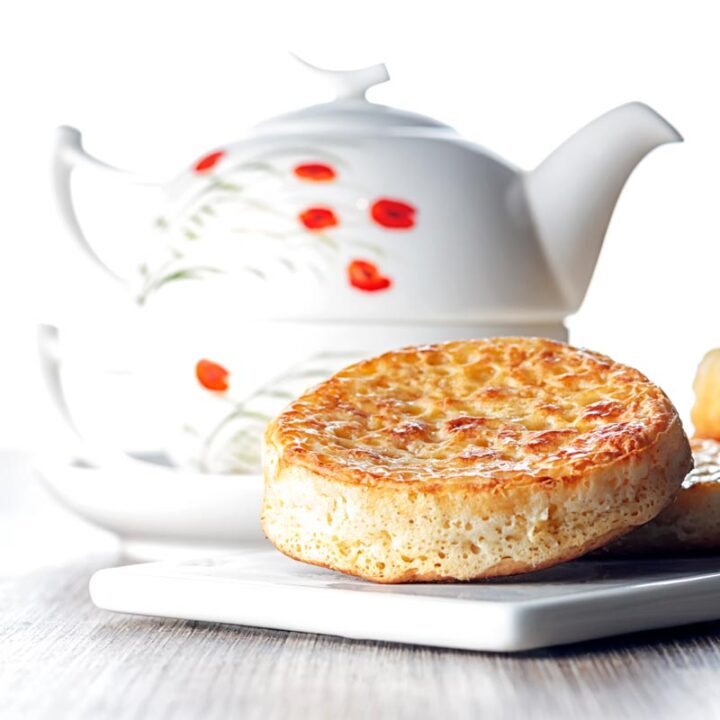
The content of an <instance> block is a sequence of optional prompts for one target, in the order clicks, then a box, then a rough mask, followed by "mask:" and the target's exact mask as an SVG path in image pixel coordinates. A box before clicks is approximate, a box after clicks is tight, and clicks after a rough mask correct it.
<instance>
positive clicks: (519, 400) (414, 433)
mask: <svg viewBox="0 0 720 720" xmlns="http://www.w3.org/2000/svg"><path fill="white" fill-rule="evenodd" d="M263 453H264V473H265V497H264V502H263V511H262V522H263V527H264V530H265V533H266V535H267V536H268V538H270V540H271V541H272V542H273V543H274V544H275V546H276V547H277V548H278V549H279V550H281V551H282V552H284V553H285V554H287V555H289V556H290V557H293V558H296V559H298V560H304V561H305V562H309V563H313V564H316V565H321V566H324V567H328V568H333V569H335V570H339V571H341V572H345V573H350V574H353V575H357V576H360V577H363V578H367V579H369V580H374V581H378V582H416V581H442V580H444V581H449V580H471V579H476V578H488V577H494V576H499V575H510V574H513V573H520V572H527V571H530V570H536V569H539V568H542V567H547V566H549V565H553V564H556V563H559V562H562V561H564V560H568V559H570V558H574V557H577V556H578V555H582V554H583V553H586V552H588V551H590V550H593V549H595V548H597V547H599V546H601V545H603V544H604V543H606V542H608V541H610V540H611V539H614V538H615V537H618V536H620V535H621V534H623V533H625V532H627V531H628V530H630V529H631V528H633V527H635V526H637V525H641V524H643V523H645V522H647V521H648V520H650V519H651V518H653V517H654V516H655V515H657V514H658V513H659V512H660V511H661V510H662V508H663V507H665V506H666V505H667V504H668V502H669V501H670V500H671V499H672V497H673V495H674V494H675V492H676V491H677V489H678V488H679V487H680V484H681V482H682V480H683V478H684V477H685V475H686V474H687V472H688V471H689V470H690V468H691V467H692V458H691V453H690V448H689V445H688V441H687V438H686V437H685V433H684V432H683V429H682V426H681V423H680V420H679V418H678V415H677V412H676V411H675V408H674V407H673V405H672V403H671V402H670V401H669V400H668V398H667V397H666V396H665V395H664V393H663V392H662V391H661V390H660V389H659V388H658V387H656V386H655V385H653V384H652V383H651V382H650V381H649V380H648V379H647V378H645V376H643V375H642V374H641V373H639V372H638V371H637V370H633V369H632V368H629V367H626V366H623V365H620V364H618V363H615V362H613V361H612V360H610V359H609V358H607V357H605V356H603V355H599V354H597V353H593V352H589V351H586V350H578V349H575V348H572V347H570V346H568V345H565V344H563V343H558V342H553V341H550V340H543V339H537V338H492V339H485V340H474V341H458V342H450V343H444V344H439V345H429V346H422V347H411V348H405V349H402V350H398V351H395V352H390V353H386V354H384V355H381V356H379V357H377V358H373V359H370V360H365V361H363V362H360V363H357V364H355V365H352V366H350V367H348V368H346V369H345V370H342V371H341V372H339V373H337V374H336V375H334V376H333V377H332V378H330V379H329V380H327V381H326V382H324V383H322V384H320V385H318V386H317V387H315V388H313V389H311V390H309V391H308V392H306V393H305V394H304V395H303V396H301V397H300V398H299V399H298V400H296V401H295V402H293V403H291V405H290V406H289V407H288V408H287V409H286V410H285V411H284V412H283V413H282V414H281V415H280V416H279V417H277V418H276V419H275V420H274V421H273V422H272V423H271V424H270V425H269V427H268V429H267V432H266V435H265V444H264V450H263Z"/></svg>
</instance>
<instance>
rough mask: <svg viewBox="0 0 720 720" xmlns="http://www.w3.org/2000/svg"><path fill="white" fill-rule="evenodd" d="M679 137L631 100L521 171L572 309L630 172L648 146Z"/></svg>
mask: <svg viewBox="0 0 720 720" xmlns="http://www.w3.org/2000/svg"><path fill="white" fill-rule="evenodd" d="M679 141H682V137H681V136H680V134H679V133H678V132H677V130H675V128H673V127H672V125H670V124H669V123H668V122H667V121H666V120H665V119H664V118H663V117H661V116H660V115H659V114H658V113H656V112H655V111H654V110H653V109H652V108H650V107H648V106H647V105H645V104H643V103H639V102H633V103H628V104H627V105H621V106H620V107H618V108H615V109H614V110H611V111H610V112H608V113H606V114H605V115H602V116H601V117H599V118H597V119H596V120H594V121H593V122H591V123H590V124H589V125H586V126H585V127H584V128H583V129H582V130H580V131H578V132H577V133H575V135H573V136H572V137H571V138H569V139H568V140H567V141H566V142H565V143H563V144H562V145H561V146H560V147H559V148H557V150H555V151H554V152H553V153H552V154H551V155H550V156H549V157H548V158H547V159H546V160H544V161H543V162H542V163H541V164H540V165H539V166H538V167H537V168H536V169H535V170H533V171H532V172H530V173H528V175H526V177H525V188H526V193H527V199H528V204H529V208H530V214H531V217H532V220H533V222H534V225H535V229H536V231H537V233H538V236H539V241H540V244H541V247H542V249H543V251H544V253H545V255H546V257H547V259H548V262H549V264H550V267H551V268H552V270H553V273H554V275H555V278H556V280H557V283H558V285H559V287H560V289H561V290H562V293H563V296H564V298H565V300H566V302H567V306H568V310H569V311H570V312H574V311H575V310H577V309H578V308H579V307H580V304H581V303H582V300H583V298H584V297H585V292H586V290H587V287H588V285H589V284H590V279H591V277H592V273H593V270H594V269H595V263H596V261H597V257H598V255H599V253H600V248H601V247H602V242H603V238H604V237H605V232H606V230H607V227H608V224H609V222H610V217H611V215H612V212H613V210H614V208H615V204H616V202H617V199H618V196H619V195H620V192H621V190H622V188H623V185H624V184H625V181H626V180H627V178H628V176H629V175H630V173H631V172H632V171H633V169H634V168H635V166H636V165H637V164H638V163H639V162H640V160H642V159H643V157H645V155H647V154H648V153H649V152H650V151H651V150H652V149H653V148H655V147H657V146H658V145H663V144H665V143H669V142H679Z"/></svg>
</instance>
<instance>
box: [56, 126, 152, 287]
mask: <svg viewBox="0 0 720 720" xmlns="http://www.w3.org/2000/svg"><path fill="white" fill-rule="evenodd" d="M77 167H87V168H91V169H93V170H102V171H104V172H109V173H111V174H112V175H114V176H116V177H119V178H122V179H125V180H128V181H131V182H133V183H135V184H137V185H159V183H158V182H156V181H154V180H149V179H144V178H142V177H140V176H137V175H134V174H132V173H129V172H127V171H125V170H120V169H118V168H116V167H113V166H112V165H108V164H107V163H104V162H102V160H98V159H97V158H95V157H93V156H92V155H90V154H89V153H88V152H86V151H85V149H84V148H83V144H82V135H81V133H80V131H79V130H78V129H77V128H74V127H70V126H67V125H62V126H60V127H59V128H58V129H57V130H56V134H55V151H54V153H53V164H52V179H53V189H54V191H55V198H56V200H57V205H58V209H59V211H60V215H61V216H62V218H63V220H64V221H65V225H66V226H67V228H68V230H69V231H70V234H71V235H72V237H73V238H74V239H75V242H76V243H77V245H78V247H79V248H80V249H81V250H82V252H83V253H84V254H85V255H86V256H87V257H89V258H90V259H91V260H92V261H93V262H94V263H95V264H96V265H98V266H99V267H100V268H101V269H102V270H103V271H104V272H105V273H107V274H108V275H110V276H111V277H112V278H113V279H114V280H116V281H118V282H122V283H126V282H127V280H126V278H124V277H122V276H121V275H119V274H118V273H116V272H115V271H114V270H113V269H112V268H111V267H110V266H109V265H107V264H106V263H105V262H104V261H103V259H102V258H101V257H100V256H99V255H98V254H97V253H96V252H95V250H94V248H93V247H92V245H91V244H90V242H88V239H87V238H86V237H85V233H84V232H83V230H82V227H81V225H80V222H79V221H78V217H77V214H76V212H75V204H74V202H73V193H72V187H71V177H72V174H73V171H74V170H75V168H77Z"/></svg>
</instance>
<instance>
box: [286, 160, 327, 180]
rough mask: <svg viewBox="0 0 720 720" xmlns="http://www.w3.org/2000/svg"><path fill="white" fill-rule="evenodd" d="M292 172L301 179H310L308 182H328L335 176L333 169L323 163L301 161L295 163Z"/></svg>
mask: <svg viewBox="0 0 720 720" xmlns="http://www.w3.org/2000/svg"><path fill="white" fill-rule="evenodd" d="M293 172H294V173H295V175H297V176H298V177H299V178H300V179H301V180H310V182H330V181H331V180H334V179H335V178H336V176H337V173H336V172H335V170H334V169H333V168H331V167H330V166H329V165H325V164H324V163H303V164H302V165H297V166H296V167H295V170H294V171H293Z"/></svg>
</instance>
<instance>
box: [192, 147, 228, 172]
mask: <svg viewBox="0 0 720 720" xmlns="http://www.w3.org/2000/svg"><path fill="white" fill-rule="evenodd" d="M224 155H225V151H224V150H216V151H215V152H211V153H209V154H208V155H206V156H205V157H203V158H200V160H198V161H197V162H196V163H195V168H194V170H195V172H199V173H202V172H207V171H208V170H212V169H213V168H214V167H215V166H216V165H217V164H218V163H219V162H220V160H221V159H222V157H223V156H224Z"/></svg>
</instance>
